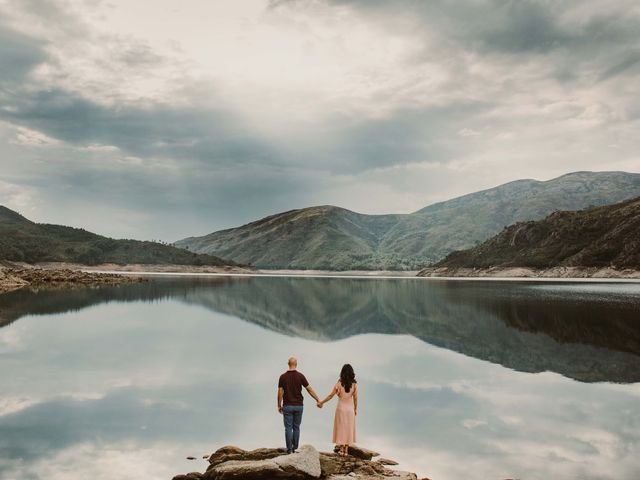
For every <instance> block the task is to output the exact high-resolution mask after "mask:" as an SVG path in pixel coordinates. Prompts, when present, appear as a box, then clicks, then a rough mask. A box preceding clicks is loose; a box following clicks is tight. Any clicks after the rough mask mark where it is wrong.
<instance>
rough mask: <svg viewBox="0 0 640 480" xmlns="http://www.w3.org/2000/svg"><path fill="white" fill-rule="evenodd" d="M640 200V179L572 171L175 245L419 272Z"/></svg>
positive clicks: (261, 261)
mask: <svg viewBox="0 0 640 480" xmlns="http://www.w3.org/2000/svg"><path fill="white" fill-rule="evenodd" d="M638 195H640V174H634V173H625V172H576V173H571V174H568V175H564V176H562V177H558V178H555V179H553V180H548V181H537V180H518V181H515V182H511V183H507V184H504V185H501V186H498V187H495V188H491V189H488V190H483V191H480V192H476V193H472V194H469V195H464V196H462V197H458V198H455V199H452V200H448V201H446V202H440V203H437V204H434V205H430V206H428V207H425V208H423V209H422V210H419V211H417V212H414V213H411V214H401V215H398V214H394V215H364V214H359V213H355V212H352V211H350V210H346V209H343V208H339V207H334V206H320V207H311V208H304V209H299V210H291V211H288V212H283V213H279V214H276V215H272V216H269V217H266V218H263V219H261V220H258V221H255V222H252V223H249V224H246V225H243V226H241V227H237V228H232V229H227V230H222V231H218V232H214V233H211V234H209V235H205V236H202V237H189V238H185V239H183V240H179V241H178V242H176V243H175V245H176V246H179V247H182V248H188V249H189V250H191V251H194V252H198V253H208V254H211V255H218V256H221V257H224V258H230V259H232V260H234V261H236V262H240V263H247V264H252V265H254V266H257V267H262V268H292V269H326V270H418V269H420V268H422V267H424V265H428V264H430V263H433V262H436V261H438V260H440V259H442V258H443V257H444V256H446V255H447V254H448V253H450V252H451V251H454V250H461V249H465V248H470V247H473V246H475V245H477V244H478V243H480V242H483V241H484V240H486V239H487V238H489V237H491V236H492V235H495V234H496V233H498V232H500V231H501V230H502V229H503V228H504V227H505V226H506V225H510V224H512V223H514V222H518V221H527V220H538V219H541V218H544V217H545V216H546V215H548V214H550V213H552V212H554V211H556V210H577V209H582V208H585V207H588V206H598V205H605V204H609V203H614V202H618V201H622V200H626V199H629V198H632V197H635V196H638Z"/></svg>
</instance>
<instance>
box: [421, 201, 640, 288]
mask: <svg viewBox="0 0 640 480" xmlns="http://www.w3.org/2000/svg"><path fill="white" fill-rule="evenodd" d="M514 268H522V269H529V271H527V270H522V271H521V274H522V275H523V276H535V275H536V274H538V275H545V276H546V275H547V273H548V271H549V269H553V270H552V271H555V272H556V273H558V274H562V269H565V270H566V271H567V272H570V273H573V274H574V275H576V276H583V275H581V274H580V271H581V270H582V271H585V272H590V273H591V276H604V275H603V274H604V273H606V272H607V270H609V271H610V273H609V275H606V276H623V275H616V274H615V272H616V271H624V270H630V271H631V272H629V275H627V276H633V275H631V273H632V272H634V271H636V272H637V271H638V270H640V197H639V198H636V199H633V200H628V201H625V202H621V203H617V204H613V205H605V206H602V207H594V208H589V209H586V210H581V211H577V212H555V213H553V214H551V215H549V216H548V217H546V218H545V219H543V220H539V221H535V222H520V223H516V224H514V225H511V226H509V227H507V228H505V229H504V230H503V231H502V232H501V233H499V234H498V235H496V236H495V237H493V238H491V239H489V240H487V241H486V242H484V243H482V244H481V245H479V246H477V247H475V248H472V249H469V250H463V251H457V252H453V253H451V254H449V255H448V256H447V257H446V258H445V259H444V260H442V261H440V262H438V263H436V264H435V265H433V266H431V267H428V268H426V269H424V270H422V271H421V272H420V273H419V275H421V276H433V275H443V276H446V275H456V274H458V275H465V274H466V275H469V276H473V275H475V274H478V273H479V272H480V273H481V272H489V273H491V272H493V273H496V274H497V273H499V272H500V271H501V270H502V271H508V270H507V269H511V272H513V269H514ZM516 272H517V271H516ZM559 276H564V275H559Z"/></svg>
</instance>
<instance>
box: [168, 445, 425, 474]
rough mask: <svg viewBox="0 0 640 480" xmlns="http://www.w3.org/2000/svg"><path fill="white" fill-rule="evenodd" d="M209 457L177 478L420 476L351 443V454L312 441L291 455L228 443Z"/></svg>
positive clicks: (278, 449)
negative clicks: (322, 447)
mask: <svg viewBox="0 0 640 480" xmlns="http://www.w3.org/2000/svg"><path fill="white" fill-rule="evenodd" d="M374 458H375V459H374ZM208 460H209V467H208V468H207V470H206V471H205V472H203V473H200V472H191V473H186V474H181V475H176V476H175V477H173V480H199V479H202V480H271V479H291V480H311V479H319V480H374V479H375V480H418V478H417V476H416V475H415V474H414V473H409V472H402V471H398V470H392V469H390V468H388V466H389V465H397V463H396V462H394V461H393V460H388V459H385V458H380V457H379V454H378V453H376V452H373V451H371V450H367V449H365V448H359V447H350V448H349V455H347V456H346V457H342V456H340V455H338V454H337V453H335V452H318V451H317V450H316V449H315V448H314V447H312V446H311V445H303V446H302V447H301V448H300V449H299V450H298V451H297V452H296V453H293V454H291V455H287V452H286V450H285V449H284V448H259V449H257V450H252V451H246V450H243V449H241V448H238V447H234V446H226V447H222V448H220V449H218V450H216V451H215V452H214V453H212V454H211V455H210V456H209V457H208ZM423 480H428V479H423Z"/></svg>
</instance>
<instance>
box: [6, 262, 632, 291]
mask: <svg viewBox="0 0 640 480" xmlns="http://www.w3.org/2000/svg"><path fill="white" fill-rule="evenodd" d="M604 274H608V275H609V276H602V275H604ZM598 275H600V276H598ZM153 277H197V278H214V277H238V278H242V277H245V278H246V277H250V278H256V277H267V278H274V277H283V278H343V279H412V280H418V281H441V282H450V281H465V282H473V281H475V282H531V283H627V284H640V271H636V270H626V271H617V270H613V269H593V268H592V269H583V268H575V267H571V268H569V267H562V268H554V269H546V270H533V269H524V268H493V269H450V268H443V267H437V268H436V267H428V268H426V269H424V270H422V271H420V272H415V271H342V272H335V271H329V270H290V269H287V270H259V269H249V268H241V267H235V266H223V267H211V266H190V265H142V264H133V265H115V264H102V265H95V266H88V265H79V264H71V263H55V262H49V263H41V264H35V265H28V264H22V263H15V262H2V263H0V294H2V293H7V292H10V291H14V290H19V289H21V288H25V287H31V288H78V287H97V286H104V285H119V284H125V283H134V282H141V281H147V280H148V279H149V278H153Z"/></svg>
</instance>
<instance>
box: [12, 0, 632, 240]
mask: <svg viewBox="0 0 640 480" xmlns="http://www.w3.org/2000/svg"><path fill="white" fill-rule="evenodd" d="M638 32H640V4H638V2H637V1H636V0H608V1H606V2H605V1H592V0H575V1H573V0H566V1H553V0H544V1H543V0H541V1H528V0H512V1H509V0H467V1H457V0H432V1H418V0H396V1H384V0H271V1H268V0H180V1H176V0H104V1H103V0H0V204H4V205H6V206H8V207H10V208H14V209H17V210H18V211H20V212H21V213H23V214H24V215H26V216H27V217H29V218H31V219H34V220H37V221H43V222H51V223H63V224H67V225H73V226H83V227H86V228H88V229H90V230H93V231H96V232H99V233H103V234H108V235H110V236H116V237H133V238H159V239H163V240H176V239H178V238H182V237H184V236H187V235H193V234H203V233H208V232H210V231H213V230H216V229H219V228H224V227H230V226H235V225H238V224H242V223H246V222H247V221H250V220H253V219H257V218H259V217H261V216H264V215H267V214H271V213H274V212H277V211H281V210H286V209H291V208H298V207H304V206H310V205H316V204H334V205H340V206H344V207H347V208H350V209H353V210H356V211H360V212H364V213H387V212H411V211H414V210H417V209H419V208H421V207H423V206H425V205H427V204H429V203H432V202H434V201H438V200H443V199H447V198H450V197H453V196H456V195H459V194H463V193H468V192H471V191H475V190H479V189H482V188H487V187H491V186H495V185H498V184H500V183H504V182H507V181H510V180H515V179H518V178H537V179H541V180H545V179H549V178H552V177H555V176H558V175H561V174H563V173H567V172H570V171H575V170H614V169H615V170H627V171H635V172H638V171H640V154H639V153H638V138H640V121H639V119H640V78H639V77H640V75H639V74H640V35H639V34H638Z"/></svg>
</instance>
